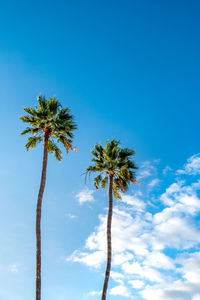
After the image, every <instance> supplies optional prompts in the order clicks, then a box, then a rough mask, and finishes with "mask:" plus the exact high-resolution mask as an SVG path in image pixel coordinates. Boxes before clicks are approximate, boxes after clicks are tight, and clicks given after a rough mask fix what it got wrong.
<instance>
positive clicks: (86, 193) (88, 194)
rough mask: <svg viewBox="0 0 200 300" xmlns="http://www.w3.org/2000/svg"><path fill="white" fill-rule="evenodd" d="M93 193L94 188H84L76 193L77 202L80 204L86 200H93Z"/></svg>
mask: <svg viewBox="0 0 200 300" xmlns="http://www.w3.org/2000/svg"><path fill="white" fill-rule="evenodd" d="M93 193H94V190H90V189H88V188H85V189H83V190H82V191H80V192H79V193H78V194H77V195H76V198H77V199H78V201H79V203H80V204H81V205H82V204H84V203H86V202H92V201H94V197H93Z"/></svg>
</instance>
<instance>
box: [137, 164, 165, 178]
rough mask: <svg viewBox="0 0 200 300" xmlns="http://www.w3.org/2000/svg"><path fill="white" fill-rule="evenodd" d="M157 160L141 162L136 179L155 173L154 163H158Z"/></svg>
mask: <svg viewBox="0 0 200 300" xmlns="http://www.w3.org/2000/svg"><path fill="white" fill-rule="evenodd" d="M159 161H160V160H159V159H155V160H154V161H145V162H143V163H142V164H141V165H140V167H139V170H138V172H137V179H138V180H141V179H145V178H148V177H150V176H152V175H155V174H156V172H157V170H156V165H157V164H158V163H159Z"/></svg>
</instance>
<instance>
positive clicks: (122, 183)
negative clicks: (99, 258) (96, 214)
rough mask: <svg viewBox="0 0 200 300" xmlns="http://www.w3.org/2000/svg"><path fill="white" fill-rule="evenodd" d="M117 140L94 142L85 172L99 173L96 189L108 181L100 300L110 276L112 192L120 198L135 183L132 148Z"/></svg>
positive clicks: (95, 182)
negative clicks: (103, 265)
mask: <svg viewBox="0 0 200 300" xmlns="http://www.w3.org/2000/svg"><path fill="white" fill-rule="evenodd" d="M119 144H120V143H119V142H118V141H116V140H114V139H113V140H112V141H111V142H109V141H107V142H106V146H105V147H104V146H102V145H99V144H96V145H95V147H94V150H92V151H91V153H92V154H93V156H94V157H93V158H92V162H93V163H94V165H92V166H89V167H88V168H87V172H86V174H88V173H91V172H98V173H100V174H99V175H98V176H97V177H96V178H95V179H94V185H95V187H96V189H99V186H100V185H101V187H102V188H106V186H107V183H108V182H109V192H108V198H109V206H108V217H107V265H106V272H105V278H104V284H103V290H102V296H101V300H106V294H107V287H108V280H109V277H110V269H111V255H112V248H111V223H112V210H113V194H114V197H115V198H117V199H120V198H121V195H120V192H123V193H125V192H126V191H127V190H128V187H129V184H130V183H136V180H135V170H136V169H137V167H136V165H135V163H134V162H133V161H132V160H131V159H130V158H131V156H133V155H134V154H135V151H134V150H130V149H127V148H121V147H120V146H119Z"/></svg>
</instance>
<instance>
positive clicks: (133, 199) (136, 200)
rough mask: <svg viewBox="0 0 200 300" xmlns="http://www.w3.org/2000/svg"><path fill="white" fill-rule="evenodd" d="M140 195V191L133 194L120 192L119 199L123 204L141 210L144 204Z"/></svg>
mask: <svg viewBox="0 0 200 300" xmlns="http://www.w3.org/2000/svg"><path fill="white" fill-rule="evenodd" d="M141 196H142V195H141V193H135V195H125V194H122V195H121V200H120V201H121V202H123V203H125V204H128V205H131V206H133V207H134V208H136V209H137V211H142V210H144V209H145V207H146V204H145V203H144V201H142V200H141V199H140V197H141Z"/></svg>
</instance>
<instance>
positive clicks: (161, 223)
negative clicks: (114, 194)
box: [67, 154, 200, 300]
mask: <svg viewBox="0 0 200 300" xmlns="http://www.w3.org/2000/svg"><path fill="white" fill-rule="evenodd" d="M198 155H199V154H198ZM198 155H193V156H192V157H190V158H189V159H188V160H187V163H186V164H185V165H184V168H183V170H184V172H180V170H179V171H177V173H178V174H179V178H178V179H177V178H176V177H174V178H173V177H172V178H171V181H172V182H171V184H169V185H168V187H167V188H165V190H163V191H162V192H160V193H159V194H158V193H157V194H156V201H155V194H153V188H154V185H153V184H152V189H150V190H148V188H147V189H146V190H145V189H144V190H142V187H141V189H140V190H137V191H134V192H132V193H130V194H126V195H123V197H122V201H120V202H118V204H117V205H115V207H114V209H113V222H112V245H113V246H112V252H113V258H112V272H111V278H112V279H111V281H110V284H109V285H110V290H109V293H110V296H116V295H121V296H124V297H125V298H132V297H133V295H134V299H146V300H152V299H154V300H180V299H183V300H198V299H200V296H199V295H200V277H199V274H200V251H199V243H200V228H199V223H198V222H197V220H199V217H200V198H199V190H200V180H199V179H198V176H197V177H194V178H193V181H192V182H191V179H190V180H189V183H188V182H187V181H186V180H182V179H180V176H181V174H185V172H187V174H188V175H198V172H197V169H198V168H199V165H198V164H199V163H198V157H199V156H198ZM156 163H157V162H156ZM144 166H145V168H146V167H148V169H149V170H151V171H152V170H153V171H152V173H151V176H153V175H152V174H154V177H155V178H154V179H157V171H156V170H155V162H153V163H152V166H153V167H152V166H151V164H150V162H148V163H145V164H144ZM152 180H153V179H152V177H150V178H149V182H150V183H151V182H152ZM155 186H156V184H155ZM151 197H153V198H154V207H153V208H152V206H151V205H149V203H150V202H151ZM155 203H156V205H155ZM106 217H107V216H106V214H101V215H99V225H98V226H97V227H96V228H95V230H94V231H93V232H92V233H91V234H90V235H89V237H88V238H87V240H86V242H85V246H84V247H83V248H82V249H79V250H76V251H74V252H73V253H72V255H71V256H70V257H68V258H67V261H73V262H79V263H82V264H85V265H86V266H88V267H90V268H91V267H93V268H95V269H96V270H99V272H101V274H103V272H104V268H105V260H106ZM94 295H95V294H94Z"/></svg>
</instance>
